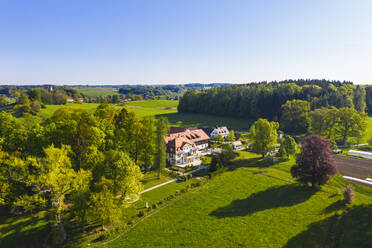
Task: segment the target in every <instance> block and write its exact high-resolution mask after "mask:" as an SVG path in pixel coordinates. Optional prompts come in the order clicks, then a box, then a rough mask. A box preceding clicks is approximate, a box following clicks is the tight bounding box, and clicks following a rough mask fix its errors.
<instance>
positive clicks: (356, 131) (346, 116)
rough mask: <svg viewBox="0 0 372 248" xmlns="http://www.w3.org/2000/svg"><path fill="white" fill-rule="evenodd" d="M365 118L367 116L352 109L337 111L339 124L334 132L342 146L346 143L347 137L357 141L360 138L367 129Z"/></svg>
mask: <svg viewBox="0 0 372 248" xmlns="http://www.w3.org/2000/svg"><path fill="white" fill-rule="evenodd" d="M366 118H367V115H366V114H365V113H359V112H358V111H357V110H355V109H354V108H340V109H339V111H338V119H339V123H338V126H337V130H336V132H337V134H338V135H339V137H340V140H341V141H342V143H343V144H345V143H346V141H347V139H348V138H349V137H355V138H357V139H359V138H360V137H361V136H362V134H363V133H364V131H365V129H366V127H367V123H366Z"/></svg>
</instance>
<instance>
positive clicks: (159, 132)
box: [155, 118, 169, 179]
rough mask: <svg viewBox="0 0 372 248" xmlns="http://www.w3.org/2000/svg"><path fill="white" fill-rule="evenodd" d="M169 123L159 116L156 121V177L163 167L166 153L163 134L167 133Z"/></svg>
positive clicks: (159, 174)
mask: <svg viewBox="0 0 372 248" xmlns="http://www.w3.org/2000/svg"><path fill="white" fill-rule="evenodd" d="M168 130H169V124H168V120H167V119H166V118H160V119H158V120H157V122H156V155H155V166H156V168H157V170H158V178H159V179H160V176H161V171H162V170H163V169H164V167H165V164H166V162H165V160H166V153H165V150H166V148H165V140H164V138H165V135H166V134H167V133H168Z"/></svg>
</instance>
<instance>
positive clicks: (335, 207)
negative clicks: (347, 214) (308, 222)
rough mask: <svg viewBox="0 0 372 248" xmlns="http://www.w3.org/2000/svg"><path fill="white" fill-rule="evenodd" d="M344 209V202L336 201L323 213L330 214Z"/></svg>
mask: <svg viewBox="0 0 372 248" xmlns="http://www.w3.org/2000/svg"><path fill="white" fill-rule="evenodd" d="M344 208H345V201H343V200H338V201H336V202H334V203H332V204H331V205H329V206H328V207H326V208H325V209H324V213H332V212H336V211H339V210H341V209H344Z"/></svg>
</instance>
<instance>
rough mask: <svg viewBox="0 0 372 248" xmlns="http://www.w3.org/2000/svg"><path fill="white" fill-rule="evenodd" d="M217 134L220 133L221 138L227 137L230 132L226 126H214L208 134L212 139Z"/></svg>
mask: <svg viewBox="0 0 372 248" xmlns="http://www.w3.org/2000/svg"><path fill="white" fill-rule="evenodd" d="M218 135H221V136H222V137H223V138H227V137H229V135H230V132H229V130H228V129H227V127H216V128H215V129H213V131H212V132H211V134H210V136H211V138H212V139H215V138H216V137H217V136H218Z"/></svg>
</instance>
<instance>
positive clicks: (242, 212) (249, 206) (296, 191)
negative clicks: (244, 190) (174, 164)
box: [209, 184, 318, 218]
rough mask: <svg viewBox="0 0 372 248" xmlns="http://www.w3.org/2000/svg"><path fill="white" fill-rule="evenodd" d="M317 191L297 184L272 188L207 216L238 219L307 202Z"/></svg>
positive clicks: (232, 203)
mask: <svg viewBox="0 0 372 248" xmlns="http://www.w3.org/2000/svg"><path fill="white" fill-rule="evenodd" d="M317 191H318V190H317V189H313V188H310V187H307V186H303V185H299V184H288V185H284V186H279V187H272V188H269V189H267V190H265V191H261V192H258V193H255V194H252V195H250V196H249V197H248V198H246V199H241V200H234V201H232V202H231V203H230V204H229V205H227V206H225V207H221V208H219V209H216V210H214V211H213V212H211V213H210V214H209V215H211V216H215V217H217V218H226V217H239V216H246V215H250V214H253V213H255V212H259V211H263V210H266V209H272V208H278V207H289V206H293V205H295V204H299V203H301V202H304V201H306V200H308V199H309V198H310V197H311V196H312V195H313V194H315V193H316V192H317Z"/></svg>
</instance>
